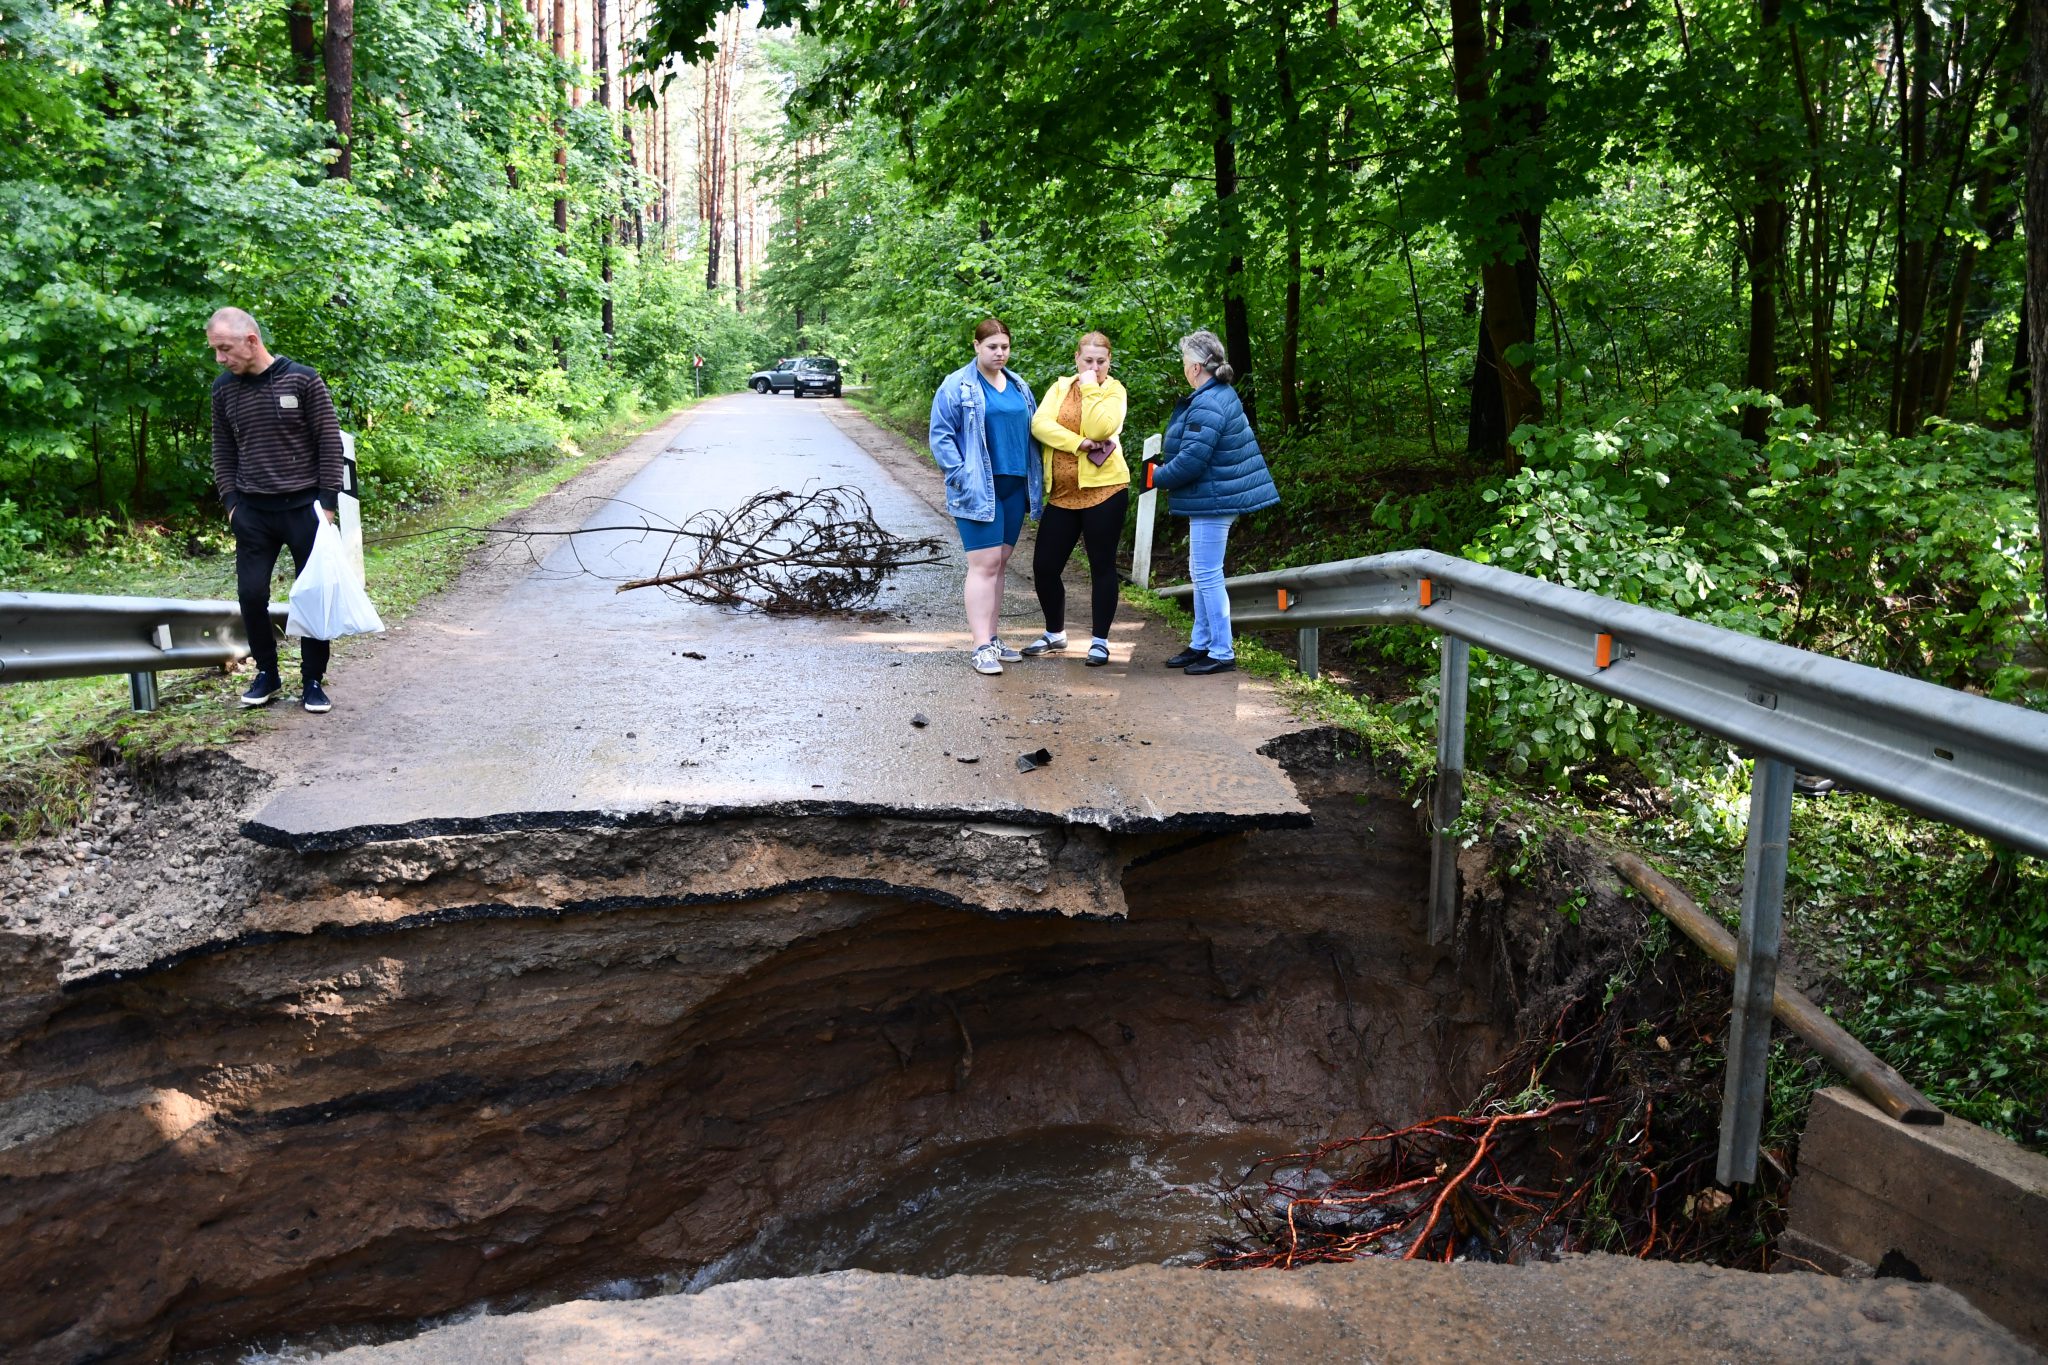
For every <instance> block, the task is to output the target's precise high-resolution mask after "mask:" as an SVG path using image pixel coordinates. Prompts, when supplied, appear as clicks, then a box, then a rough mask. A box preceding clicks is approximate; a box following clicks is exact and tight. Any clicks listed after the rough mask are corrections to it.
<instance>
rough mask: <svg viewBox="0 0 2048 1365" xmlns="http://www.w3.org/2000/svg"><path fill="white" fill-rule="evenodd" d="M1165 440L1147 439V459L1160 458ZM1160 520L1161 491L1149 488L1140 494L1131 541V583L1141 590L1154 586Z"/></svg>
mask: <svg viewBox="0 0 2048 1365" xmlns="http://www.w3.org/2000/svg"><path fill="white" fill-rule="evenodd" d="M1163 441H1164V438H1163V437H1161V436H1160V435H1159V433H1158V432H1156V431H1155V432H1153V433H1152V434H1151V435H1150V436H1147V437H1146V438H1145V459H1146V460H1147V461H1151V460H1156V459H1158V458H1159V450H1160V446H1161V445H1162V444H1163ZM1158 519H1159V490H1158V489H1156V488H1147V489H1145V490H1144V491H1143V492H1141V493H1139V494H1138V530H1137V534H1136V535H1135V536H1134V537H1133V538H1132V540H1131V582H1133V583H1136V584H1137V585H1138V586H1139V587H1141V588H1149V587H1151V586H1152V527H1153V525H1154V523H1155V522H1157V521H1158Z"/></svg>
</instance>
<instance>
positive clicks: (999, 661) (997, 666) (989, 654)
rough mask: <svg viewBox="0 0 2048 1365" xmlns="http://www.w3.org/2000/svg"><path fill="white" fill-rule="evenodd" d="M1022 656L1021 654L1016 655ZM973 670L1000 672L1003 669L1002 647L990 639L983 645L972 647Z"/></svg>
mask: <svg viewBox="0 0 2048 1365" xmlns="http://www.w3.org/2000/svg"><path fill="white" fill-rule="evenodd" d="M1018 657H1019V658H1022V657H1023V656H1022V655H1019V656H1018ZM973 659H974V671H975V672H976V673H1000V672H1002V671H1003V651H1002V647H1001V646H1000V645H998V644H996V642H995V641H993V640H991V641H989V642H988V643H987V644H985V645H976V646H975V647H974V654H973Z"/></svg>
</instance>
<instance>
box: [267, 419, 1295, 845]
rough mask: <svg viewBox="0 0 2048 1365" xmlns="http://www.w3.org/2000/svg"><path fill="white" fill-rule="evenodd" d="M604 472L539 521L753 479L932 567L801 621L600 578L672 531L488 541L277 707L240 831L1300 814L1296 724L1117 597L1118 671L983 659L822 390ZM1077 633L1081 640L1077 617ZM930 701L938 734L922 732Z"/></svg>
mask: <svg viewBox="0 0 2048 1365" xmlns="http://www.w3.org/2000/svg"><path fill="white" fill-rule="evenodd" d="M828 407H829V408H831V409H833V412H832V413H831V414H830V415H828V413H827V411H826V409H827V408H828ZM850 436H854V437H858V438H859V439H858V441H856V440H855V439H850ZM614 460H615V461H627V462H639V466H638V470H637V472H636V473H634V474H633V475H632V477H631V478H630V480H629V481H628V482H626V483H625V485H624V487H623V488H621V489H620V490H619V491H618V493H617V495H616V497H615V499H614V500H612V501H610V502H607V503H605V504H604V505H601V506H599V505H594V504H593V503H592V502H591V501H589V500H586V501H585V502H584V503H583V504H582V505H580V506H573V505H572V506H571V507H570V508H569V509H567V510H565V509H564V508H563V507H562V506H561V505H560V503H559V500H558V501H557V504H556V505H553V506H550V507H546V508H543V509H541V510H542V513H543V515H546V514H552V515H553V517H554V518H555V519H554V520H553V521H550V522H547V523H545V524H550V525H568V524H576V525H586V526H606V525H616V524H620V523H625V522H636V521H637V520H638V518H639V515H640V510H641V509H646V510H648V511H652V512H655V513H658V514H660V516H662V517H665V518H667V519H669V520H671V521H673V522H678V523H680V522H682V521H684V520H686V519H687V518H688V517H689V516H690V515H692V514H693V513H695V512H697V511H699V510H701V509H706V508H716V509H727V508H731V507H735V506H737V505H738V504H739V503H741V502H743V501H744V500H746V499H747V498H748V497H751V496H752V495H754V494H755V493H758V492H761V491H763V490H767V489H772V488H790V489H802V488H804V487H805V486H807V485H821V486H822V485H828V484H838V483H850V484H855V485H857V486H859V487H860V488H861V489H862V490H863V491H864V492H865V493H866V495H867V497H868V499H869V501H870V503H871V504H872V505H873V507H874V510H875V514H876V517H877V519H878V520H879V521H880V522H881V524H882V525H883V526H885V527H886V528H888V529H889V530H891V531H894V532H896V533H898V534H901V535H907V536H924V535H933V536H940V537H942V538H943V539H944V543H945V544H946V546H947V547H948V556H949V557H948V560H947V562H945V563H943V564H938V565H930V566H924V567H916V568H910V569H907V570H904V571H903V572H901V573H899V574H898V575H897V576H896V577H895V579H894V580H892V583H891V585H890V588H889V590H887V591H885V592H884V593H883V594H882V596H881V598H880V600H879V601H878V603H877V604H876V611H875V612H873V613H870V614H869V615H868V616H867V617H866V618H853V617H846V616H839V617H797V618H792V617H768V616H762V615H750V614H742V613H738V612H734V611H730V610H727V609H723V608H718V607H713V606H708V605H703V604H698V603H694V602H687V601H680V600H677V599H675V598H673V597H670V596H668V595H666V594H663V593H661V592H659V591H657V590H649V589H642V590H637V591H633V592H627V593H618V592H615V591H614V587H615V580H617V579H620V578H623V577H627V576H633V575H640V574H647V573H652V572H654V571H655V570H656V568H657V566H658V564H659V562H660V559H661V555H662V553H663V551H664V549H665V548H666V547H667V544H668V541H667V538H666V537H645V536H637V535H630V534H624V533H606V534H600V535H586V536H579V537H576V538H575V539H574V540H573V541H567V540H565V541H561V542H557V543H556V544H555V547H554V548H553V549H552V551H551V552H548V553H547V557H546V559H545V560H544V561H543V562H542V563H541V564H540V565H539V566H538V567H531V568H529V569H528V571H526V572H524V573H521V574H512V573H507V572H506V571H505V567H504V558H505V556H506V555H524V554H525V553H526V552H525V551H523V550H519V549H517V548H516V547H514V548H511V549H501V550H500V551H499V552H498V557H499V561H500V562H499V564H498V566H497V569H496V572H495V573H493V572H492V571H490V570H488V569H487V570H483V571H479V570H472V571H471V572H470V573H469V574H467V575H465V582H464V583H463V584H459V585H458V586H457V588H456V589H455V590H453V591H451V592H450V593H448V594H446V595H444V596H443V597H442V598H440V599H437V600H436V601H435V602H433V603H430V604H429V605H428V606H426V607H425V608H423V609H422V610H421V611H420V612H419V613H416V614H415V616H414V617H413V618H412V619H411V620H409V621H408V622H406V623H405V625H404V626H403V627H402V628H401V629H400V630H398V631H394V632H393V633H392V634H391V636H390V637H388V638H386V639H384V640H380V641H378V642H376V643H375V644H374V645H371V646H370V647H369V648H367V649H361V650H357V651H354V652H353V653H352V654H351V655H349V656H345V657H344V658H343V659H342V661H341V662H340V663H339V664H338V665H337V666H336V668H335V670H334V675H333V678H332V680H331V686H330V691H331V692H332V693H333V695H334V698H335V709H334V711H333V713H332V714H330V715H328V716H325V717H311V716H304V715H299V714H294V715H293V716H292V717H290V718H288V719H287V718H281V723H280V725H279V726H278V728H277V730H276V731H274V732H273V733H272V734H271V735H269V736H267V737H266V738H265V740H264V741H263V743H262V744H261V746H260V747H258V749H257V750H256V752H255V753H254V754H252V756H253V757H255V758H256V760H257V761H258V762H259V763H260V764H263V766H267V767H271V768H272V769H273V771H277V772H278V773H279V775H280V782H281V791H280V794H279V795H277V796H276V797H275V798H274V799H273V800H271V801H270V803H269V804H268V805H267V806H266V807H264V808H263V809H262V810H261V811H260V812H259V813H258V814H257V815H256V816H255V818H254V819H252V820H250V821H249V822H248V823H247V824H246V825H245V826H244V831H245V832H246V833H248V834H249V835H250V836H251V837H253V838H256V839H259V840H261V841H262V842H265V843H271V844H277V845H283V846H290V847H294V848H298V849H301V850H314V849H332V848H342V847H350V846H354V845H357V844H361V843H365V842H371V841H375V840H379V839H390V838H415V837H420V836H423V835H429V834H441V833H461V832H479V831H488V830H500V829H517V828H539V827H563V826H576V825H594V824H604V823H615V822H629V823H642V822H646V823H663V822H669V821H676V820H696V819H705V818H713V817H717V816H721V815H727V814H734V813H748V812H763V813H767V812H774V813H788V812H796V811H806V810H813V811H817V812H820V813H848V814H859V813H888V814H905V815H923V816H933V817H940V816H950V815H959V816H963V817H968V818H997V819H1011V820H1015V821H1018V822H1021V823H1031V824H1038V823H1049V822H1054V821H1061V822H1077V823H1085V824H1093V825H1100V826H1105V827H1109V828H1115V829H1166V828H1174V827H1189V828H1227V827H1232V826H1254V825H1276V824H1298V823H1303V822H1305V819H1306V812H1305V809H1304V807H1303V806H1302V805H1301V804H1300V803H1299V802H1298V801H1297V800H1296V798H1295V795H1294V792H1293V788H1292V786H1291V784H1290V783H1289V782H1288V780H1287V779H1286V777H1285V776H1284V775H1283V774H1282V773H1281V771H1280V769H1279V767H1278V765H1277V764H1275V763H1273V762H1272V761H1271V760H1270V759H1267V758H1265V757H1262V756H1261V755H1259V754H1258V752H1257V750H1258V748H1259V747H1260V746H1261V745H1262V744H1264V743H1265V742H1266V741H1267V740H1269V739H1271V738H1273V737H1274V736H1276V735H1278V734H1281V733H1284V732H1286V731H1287V730H1290V729H1293V728H1295V726H1296V724H1297V722H1295V721H1294V720H1293V719H1292V718H1291V717H1290V716H1288V715H1287V714H1286V713H1285V712H1284V711H1282V710H1281V709H1280V708H1279V707H1278V706H1277V704H1276V702H1275V699H1274V697H1273V695H1272V693H1271V692H1270V690H1269V689H1267V688H1265V687H1263V686H1262V685H1260V684H1258V683H1256V682H1255V681H1253V680H1251V679H1248V678H1244V677H1242V676H1239V675H1234V674H1224V675H1219V676H1212V677H1207V678H1185V677H1182V676H1181V675H1180V674H1178V673H1176V672H1173V671H1171V670H1168V669H1165V668H1162V667H1161V666H1160V662H1159V661H1160V660H1161V659H1163V658H1164V657H1165V656H1166V655H1168V654H1170V653H1172V652H1173V651H1174V650H1176V649H1178V648H1179V647H1180V646H1181V644H1182V643H1184V642H1183V641H1182V640H1180V639H1179V638H1178V637H1177V636H1174V635H1171V634H1169V632H1168V631H1167V630H1166V628H1165V627H1163V626H1162V625H1161V624H1160V623H1158V622H1156V621H1153V620H1150V619H1148V618H1145V617H1142V616H1141V615H1140V614H1139V613H1137V612H1134V611H1132V610H1131V609H1130V608H1128V607H1125V608H1123V609H1122V611H1121V612H1120V616H1119V620H1118V622H1117V625H1116V629H1115V631H1114V632H1113V636H1112V641H1113V645H1114V654H1113V658H1112V662H1111V663H1110V665H1109V666H1108V667H1105V668H1094V669H1091V668H1087V667H1085V666H1084V665H1083V663H1082V661H1081V656H1080V651H1079V650H1075V651H1072V652H1070V653H1069V654H1068V655H1067V656H1065V657H1059V656H1054V657H1051V658H1047V659H1042V660H1027V661H1026V662H1024V663H1022V664H1012V665H1010V666H1009V668H1008V671H1007V672H1006V673H1004V674H1003V675H1002V676H1001V677H984V676H981V675H978V674H976V673H975V672H973V670H972V669H971V668H970V667H969V666H968V662H967V646H968V639H967V631H966V626H965V622H964V619H963V616H962V609H961V602H960V583H961V573H962V560H961V558H960V554H959V550H958V546H957V539H956V537H955V536H954V532H953V527H952V524H951V522H950V521H949V520H947V519H946V518H945V517H944V516H943V515H942V506H941V505H940V498H941V494H940V489H939V479H938V475H937V472H936V471H935V470H933V469H932V468H931V467H930V465H929V463H928V462H926V461H923V460H922V458H921V457H917V456H914V455H912V454H910V453H909V452H908V451H906V450H904V449H903V448H902V446H901V444H900V443H898V442H896V441H895V440H894V438H893V437H888V436H886V435H884V434H883V433H881V432H879V431H878V430H876V429H874V428H872V427H869V426H867V425H866V424H865V422H864V420H863V419H861V418H859V417H858V416H857V415H856V414H854V413H852V411H851V410H850V409H848V408H846V407H844V406H843V405H841V404H839V403H837V402H836V401H827V402H819V401H816V400H808V401H798V400H792V399H789V398H784V397H760V396H757V395H754V394H737V395H731V396H728V397H724V398H719V399H715V400H712V401H710V402H707V403H705V404H702V405H700V406H699V407H697V408H695V409H693V410H692V411H691V412H690V413H688V414H686V415H685V416H684V417H682V418H680V419H678V420H677V421H674V422H671V423H670V424H668V425H667V426H665V427H664V428H662V429H661V430H660V431H658V432H656V433H653V434H652V435H651V436H649V437H647V438H643V440H642V441H641V442H639V443H636V445H635V446H633V447H630V448H628V450H626V451H624V452H622V453H621V454H620V455H619V456H616V457H614ZM534 524H541V523H534ZM1029 561H1030V553H1029V539H1028V533H1027V539H1026V542H1025V545H1024V546H1023V547H1021V548H1020V550H1019V551H1018V553H1017V555H1016V557H1015V559H1014V560H1013V563H1012V568H1013V573H1012V577H1011V581H1010V583H1009V584H1008V590H1007V595H1006V600H1005V605H1004V614H1003V633H1004V637H1005V638H1006V639H1007V640H1009V641H1011V642H1012V643H1021V642H1023V641H1026V640H1029V639H1031V638H1032V637H1033V636H1035V635H1036V634H1037V632H1038V630H1039V629H1040V627H1041V626H1042V624H1043V622H1042V620H1041V619H1040V617H1039V615H1038V612H1037V606H1036V601H1035V599H1034V598H1033V596H1032V594H1031V591H1030V588H1029V584H1028V574H1027V571H1028V566H1029ZM526 563H528V564H530V560H528V561H526ZM586 571H587V572H586ZM1068 581H1069V594H1068V597H1069V614H1070V617H1071V616H1072V614H1073V613H1074V612H1075V610H1076V609H1079V610H1080V611H1081V612H1082V613H1083V614H1085V610H1086V605H1085V604H1086V600H1087V597H1086V589H1085V582H1084V580H1083V578H1082V575H1081V568H1080V565H1079V562H1078V557H1077V562H1076V564H1075V565H1074V566H1073V567H1072V568H1071V569H1070V572H1069V580H1068ZM370 588H371V593H372V596H373V597H374V595H375V592H376V584H375V583H372V584H371V585H370ZM1069 634H1070V636H1072V635H1073V634H1074V630H1073V624H1072V622H1071V620H1070V623H1069ZM1078 639H1079V642H1080V644H1081V647H1082V648H1083V649H1085V647H1086V632H1085V629H1083V630H1082V631H1081V633H1080V634H1079V636H1078ZM697 655H701V656H702V657H701V658H698V657H695V656H697ZM918 714H922V715H923V716H925V717H926V718H928V721H929V723H928V724H927V725H924V726H922V727H915V726H913V725H912V724H911V719H912V717H913V716H914V715H918ZM1039 748H1046V749H1049V750H1050V751H1051V752H1052V754H1053V762H1052V764H1051V765H1050V766H1049V767H1046V768H1041V769H1039V770H1037V771H1033V772H1028V773H1025V772H1019V771H1018V770H1017V767H1016V758H1017V756H1018V755H1019V754H1021V753H1025V752H1028V751H1032V750H1036V749H1039ZM266 750H267V751H269V761H268V762H266V761H265V753H264V751H266ZM963 759H973V760H977V761H974V762H963V761H961V760H963Z"/></svg>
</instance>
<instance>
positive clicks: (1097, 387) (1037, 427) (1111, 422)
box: [1031, 374, 1131, 497]
mask: <svg viewBox="0 0 2048 1365" xmlns="http://www.w3.org/2000/svg"><path fill="white" fill-rule="evenodd" d="M1074 382H1075V380H1074V376H1073V375H1070V374H1069V375H1062V376H1061V377H1060V378H1058V379H1055V380H1054V381H1053V382H1052V383H1051V385H1049V386H1048V387H1047V388H1046V391H1045V397H1044V398H1042V399H1040V400H1039V403H1038V412H1037V413H1036V414H1035V415H1034V416H1033V417H1032V419H1031V435H1032V436H1033V438H1035V439H1036V440H1037V441H1038V443H1039V445H1041V446H1043V447H1044V448H1045V489H1046V494H1047V496H1048V497H1050V496H1051V493H1052V486H1053V460H1054V458H1055V456H1054V452H1055V451H1063V452H1065V453H1067V454H1069V455H1073V456H1074V457H1075V462H1076V471H1075V472H1076V479H1077V482H1078V483H1079V484H1080V486H1081V487H1082V488H1107V487H1111V486H1118V487H1127V486H1128V485H1129V484H1130V482H1131V467H1130V466H1129V465H1128V464H1126V463H1125V462H1124V452H1123V447H1122V445H1121V444H1119V445H1118V447H1117V449H1116V453H1114V454H1113V455H1111V456H1110V457H1109V458H1108V459H1107V460H1104V461H1103V462H1102V464H1101V465H1100V466H1099V467H1098V466H1097V465H1095V464H1094V463H1093V462H1091V461H1090V460H1089V459H1088V457H1087V456H1085V455H1080V454H1078V453H1077V452H1079V450H1080V449H1081V442H1083V441H1107V440H1110V439H1111V438H1112V437H1117V436H1120V435H1121V434H1122V432H1123V429H1124V412H1125V410H1126V409H1127V408H1128V407H1129V404H1130V399H1129V396H1128V395H1126V394H1125V393H1124V386H1123V385H1122V384H1120V383H1118V382H1117V381H1116V380H1115V379H1114V378H1111V379H1107V380H1105V381H1104V382H1102V383H1100V384H1097V383H1094V382H1092V381H1091V382H1089V383H1085V384H1082V385H1081V429H1080V430H1079V431H1071V430H1069V429H1068V428H1066V427H1064V426H1061V425H1060V409H1061V408H1062V407H1064V406H1065V405H1066V401H1067V391H1068V390H1069V389H1071V388H1072V387H1073V385H1074Z"/></svg>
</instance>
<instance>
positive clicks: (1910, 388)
mask: <svg viewBox="0 0 2048 1365" xmlns="http://www.w3.org/2000/svg"><path fill="white" fill-rule="evenodd" d="M1898 32H1899V30H1898V28H1897V27H1896V26H1895V27H1894V33H1895V34H1896V33H1898ZM1933 42H1934V38H1933V24H1932V23H1931V22H1930V21H1929V20H1928V18H1927V12H1926V11H1925V10H1923V9H1921V8H1920V7H1919V6H1918V5H1915V6H1914V7H1913V48H1912V53H1911V56H1910V58H1909V59H1908V60H1910V62H1911V67H1910V69H1909V73H1908V76H1907V80H1908V82H1909V84H1908V85H1907V87H1906V89H1907V97H1906V107H1905V110H1904V117H1903V118H1902V119H1901V121H1900V122H1901V125H1902V126H1901V132H1902V134H1903V145H1902V148H1901V159H1900V166H1899V273H1898V282H1897V285H1896V287H1895V288H1896V293H1897V294H1898V299H1899V330H1898V339H1897V341H1896V342H1895V344H1894V346H1893V351H1892V357H1893V358H1892V420H1891V430H1892V433H1893V434H1894V435H1897V436H1911V435H1913V434H1914V433H1915V432H1917V431H1918V430H1919V429H1920V418H1921V412H1920V393H1921V370H1922V366H1923V361H1922V359H1921V352H1922V351H1923V350H1924V348H1925V340H1926V338H1925V333H1926V323H1927V236H1926V230H1925V227H1924V226H1923V225H1922V224H1921V223H1919V222H1917V221H1915V220H1916V219H1917V218H1919V217H1920V215H1919V214H1917V213H1915V212H1913V211H1912V204H1913V196H1912V191H1913V188H1914V186H1915V184H1916V182H1917V181H1918V180H1919V178H1920V177H1921V174H1922V171H1923V169H1924V167H1925V166H1926V162H1927V98H1928V83H1929V75H1928V64H1929V58H1928V49H1929V48H1930V47H1931V46H1932V45H1933ZM1901 56H1902V57H1904V56H1905V54H1904V53H1903V52H1902V53H1901Z"/></svg>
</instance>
